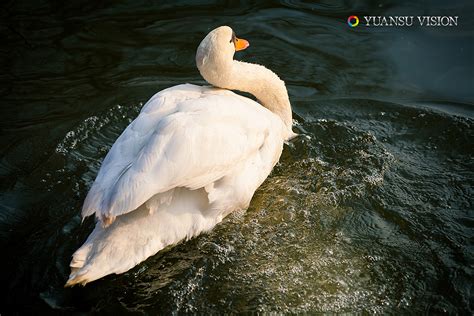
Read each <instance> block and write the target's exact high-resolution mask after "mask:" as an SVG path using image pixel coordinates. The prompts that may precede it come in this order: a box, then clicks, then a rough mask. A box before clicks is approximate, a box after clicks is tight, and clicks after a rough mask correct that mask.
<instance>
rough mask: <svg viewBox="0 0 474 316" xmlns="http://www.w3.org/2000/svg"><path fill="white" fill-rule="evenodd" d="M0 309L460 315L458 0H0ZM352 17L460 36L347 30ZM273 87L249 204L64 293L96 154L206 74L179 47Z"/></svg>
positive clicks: (469, 172)
mask: <svg viewBox="0 0 474 316" xmlns="http://www.w3.org/2000/svg"><path fill="white" fill-rule="evenodd" d="M1 7H2V10H1V22H0V27H1V29H0V31H1V34H2V42H3V45H2V48H1V50H0V53H1V59H0V62H1V65H2V69H3V72H2V73H1V74H0V78H1V81H2V85H1V86H0V94H1V108H0V111H1V116H0V124H1V125H0V126H1V138H0V142H1V145H2V146H1V147H0V148H1V151H0V159H1V160H0V178H1V182H0V183H1V185H0V189H1V191H0V192H1V193H0V200H1V203H0V207H1V209H0V236H1V239H0V240H1V242H2V249H3V253H4V259H3V260H2V263H1V264H2V269H1V271H2V273H1V281H2V284H3V285H4V288H5V289H6V291H5V292H6V294H5V296H2V298H1V304H0V306H1V307H0V311H2V310H11V311H29V312H31V311H33V312H51V311H53V310H56V311H75V312H92V311H99V312H108V313H113V312H140V313H149V314H156V313H162V314H169V313H200V314H208V313H211V312H219V313H223V312H227V313H232V312H256V311H259V312H265V311H267V312H269V311H280V312H364V311H365V312H369V313H398V312H400V311H402V312H405V313H414V314H419V313H433V312H435V313H440V312H448V313H459V314H472V311H473V309H474V298H473V294H472V293H473V284H474V282H473V281H474V272H473V268H474V254H473V250H474V230H473V228H474V216H473V205H472V200H473V199H472V193H473V192H472V187H473V184H474V149H473V147H472V144H473V140H474V137H473V136H474V135H473V134H474V132H473V127H474V121H473V117H474V111H473V102H474V84H473V79H472V78H473V55H474V54H473V43H474V41H473V39H474V31H473V22H472V21H474V19H473V12H474V11H473V5H472V4H471V3H470V2H469V1H460V2H454V3H453V2H450V3H449V4H445V3H444V2H441V1H432V2H431V3H430V2H428V1H425V2H422V3H421V4H411V2H407V3H403V2H400V1H381V2H368V3H363V2H360V1H354V2H347V1H322V2H319V3H314V2H311V1H282V2H272V1H267V2H259V4H255V3H253V2H245V1H243V2H236V1H226V2H221V3H214V2H213V1H193V2H192V5H191V4H190V3H189V1H175V2H173V4H152V3H150V2H147V1H133V2H132V1H130V2H128V3H122V4H117V3H115V2H112V1H111V2H100V3H99V2H94V1H75V2H74V3H59V2H55V1H43V2H36V3H33V2H32V3H31V4H28V3H27V2H14V1H7V2H4V3H2V5H1ZM352 14H358V15H364V14H371V15H390V14H392V15H396V14H410V15H429V14H432V15H459V16H460V18H459V21H460V25H459V26H458V27H457V28H451V29H449V28H448V29H446V28H434V29H433V28H429V29H427V28H410V29H400V28H394V29H367V28H362V27H359V28H356V29H350V28H349V27H348V26H347V24H346V22H345V20H346V18H347V16H349V15H352ZM224 24H226V25H230V26H232V27H233V28H234V30H235V32H236V33H237V35H238V36H240V37H242V38H246V39H248V40H249V41H250V43H251V47H250V48H249V49H248V50H246V51H244V52H241V53H238V54H237V55H236V58H237V59H240V60H245V61H248V62H254V63H260V64H264V65H266V66H267V67H268V68H270V69H272V70H274V71H275V72H276V73H277V74H278V75H279V76H280V77H281V78H282V79H283V80H285V81H286V83H287V87H288V90H289V94H290V99H291V102H292V106H293V111H294V114H295V128H294V129H295V131H297V132H298V133H300V134H301V136H300V137H298V138H296V139H295V140H293V141H292V142H291V143H289V144H288V145H287V146H285V149H284V152H283V155H282V158H281V159H280V163H279V164H278V165H277V166H276V168H275V170H274V171H273V173H272V174H271V175H270V177H269V178H268V180H267V181H266V182H265V183H264V184H263V185H262V186H261V188H260V189H259V190H258V191H257V193H256V194H255V196H254V199H253V200H252V203H251V206H250V208H249V209H248V211H247V212H241V213H236V214H232V215H231V216H229V217H228V218H227V219H226V220H225V221H224V222H223V223H221V224H220V225H218V226H217V227H216V228H215V229H214V230H213V231H212V232H210V233H208V234H205V235H202V236H199V237H197V238H195V239H193V240H191V241H189V242H186V243H182V244H180V245H178V246H176V247H174V248H172V249H169V250H167V251H164V252H160V253H159V254H157V255H156V256H154V257H151V258H149V259H148V260H147V261H145V262H144V263H142V264H140V265H138V266H137V267H136V268H134V269H132V270H130V271H129V272H127V273H125V274H122V275H113V276H108V277H106V278H104V279H102V280H99V281H97V282H94V283H92V284H90V285H87V286H86V287H84V288H73V289H64V288H63V284H64V282H65V280H66V279H67V275H68V273H69V268H68V264H69V261H70V257H71V254H72V253H73V252H74V250H75V249H77V247H79V246H80V245H81V244H82V243H83V242H84V240H85V238H86V237H87V236H88V234H89V233H90V232H91V231H92V228H93V225H94V223H93V220H92V219H88V220H86V221H85V222H84V223H82V224H81V218H80V215H79V213H80V208H81V206H82V202H83V200H84V198H85V195H86V193H87V191H88V189H89V188H90V186H91V184H92V182H93V180H94V179H95V176H96V174H97V172H98V169H99V167H100V164H101V161H102V159H103V158H104V157H105V155H106V153H107V151H108V150H109V149H110V147H111V145H112V144H113V142H114V141H115V139H116V138H117V137H118V135H120V133H121V132H122V130H123V129H124V128H125V127H126V126H127V125H128V124H129V123H130V122H131V120H133V119H134V118H135V117H136V115H137V114H138V113H139V111H140V109H141V107H142V105H143V104H144V103H145V102H146V101H147V100H148V98H149V97H151V96H152V95H153V94H154V93H155V92H157V91H159V90H161V89H163V88H166V87H170V86H173V85H176V84H180V83H185V82H189V83H195V84H204V81H203V80H202V78H201V77H200V76H199V73H198V71H197V69H196V68H195V65H194V54H195V49H196V47H197V45H198V44H199V42H200V41H201V39H202V38H203V37H204V36H205V35H206V34H207V32H208V31H210V30H211V29H213V28H214V27H216V26H219V25H224Z"/></svg>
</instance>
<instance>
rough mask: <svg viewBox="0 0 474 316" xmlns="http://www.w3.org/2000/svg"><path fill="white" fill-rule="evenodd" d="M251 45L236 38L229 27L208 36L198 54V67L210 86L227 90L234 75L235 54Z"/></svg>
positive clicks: (214, 31)
mask: <svg viewBox="0 0 474 316" xmlns="http://www.w3.org/2000/svg"><path fill="white" fill-rule="evenodd" d="M248 46H249V43H248V42H247V41H246V40H244V39H239V38H237V37H236V36H235V33H234V31H233V30H232V29H231V28H230V27H228V26H220V27H218V28H216V29H214V30H212V31H211V32H209V34H207V36H206V37H205V38H204V39H203V40H202V41H201V44H199V47H198V49H197V52H196V65H197V68H198V69H199V72H200V73H201V75H202V76H203V78H204V79H205V80H206V81H207V82H209V83H210V84H212V85H214V86H217V87H222V88H225V87H226V86H227V83H229V82H230V80H231V79H232V78H231V75H232V62H233V58H234V53H235V52H236V51H239V50H243V49H246V48H247V47H248Z"/></svg>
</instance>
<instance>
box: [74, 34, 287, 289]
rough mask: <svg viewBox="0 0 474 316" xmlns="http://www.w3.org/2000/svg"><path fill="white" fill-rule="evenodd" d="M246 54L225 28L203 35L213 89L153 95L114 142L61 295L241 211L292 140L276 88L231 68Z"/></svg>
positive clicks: (273, 82)
mask: <svg viewBox="0 0 474 316" xmlns="http://www.w3.org/2000/svg"><path fill="white" fill-rule="evenodd" d="M248 46H249V43H248V42H247V41H246V40H244V39H239V38H237V37H236V36H235V33H234V32H233V30H232V29H231V28H230V27H228V26H221V27H218V28H216V29H214V30H212V31H211V32H210V33H209V34H208V35H207V36H206V37H205V38H204V39H203V40H202V42H201V43H200V45H199V47H198V49H197V52H196V65H197V68H198V69H199V72H200V74H201V75H202V77H203V78H204V79H205V80H206V81H207V82H208V83H210V84H211V85H212V86H197V85H192V84H182V85H177V86H174V87H171V88H168V89H165V90H162V91H160V92H158V93H157V94H155V95H154V96H153V97H152V98H151V99H150V100H149V101H148V102H147V103H146V104H145V105H144V107H143V108H142V110H141V112H140V114H139V115H138V117H137V118H136V119H135V120H134V121H133V122H132V123H131V124H130V125H129V126H128V127H127V128H126V129H125V131H124V132H123V133H122V134H121V135H120V136H119V137H118V139H117V140H116V141H115V143H114V144H113V146H112V148H111V149H110V151H109V152H108V154H107V156H106V157H105V159H104V161H103V162H102V165H101V168H100V170H99V173H98V175H97V178H96V179H95V181H94V183H93V185H92V187H91V188H90V190H89V193H88V194H87V196H86V199H85V201H84V205H83V208H82V217H83V219H84V218H85V217H87V216H90V215H93V214H94V215H95V217H96V219H97V223H96V226H95V228H94V230H93V231H92V233H91V234H90V235H89V237H88V238H87V240H86V241H85V243H84V244H83V245H82V246H81V247H80V248H79V249H78V250H77V251H76V252H74V254H73V256H72V260H71V263H70V268H71V273H70V276H69V279H68V280H67V282H66V284H65V286H66V287H69V286H73V285H77V284H81V285H85V284H86V283H88V282H91V281H94V280H97V279H99V278H102V277H104V276H106V275H109V274H113V273H115V274H120V273H123V272H126V271H128V270H129V269H131V268H133V267H134V266H136V265H137V264H139V263H140V262H142V261H144V260H145V259H146V258H148V257H150V256H152V255H154V254H156V253H157V252H158V251H160V250H161V249H163V248H165V247H167V246H170V245H174V244H177V243H178V242H180V241H182V240H187V239H190V238H192V237H193V236H196V235H198V234H199V233H202V232H205V231H209V230H210V229H212V228H213V227H214V226H215V225H216V224H217V223H219V222H221V221H222V219H223V218H224V217H225V216H226V215H228V214H229V213H231V212H232V211H235V210H237V209H247V207H248V206H249V203H250V200H251V199H252V196H253V194H254V193H255V191H256V189H257V188H258V187H259V186H260V185H261V184H262V183H263V181H264V180H265V179H266V178H267V176H268V175H269V174H270V172H271V170H272V169H273V167H274V166H275V164H276V163H277V162H278V160H279V158H280V156H281V153H282V150H283V144H284V142H285V141H287V140H289V139H291V138H293V137H294V136H295V135H296V134H295V133H293V131H292V112H291V105H290V101H289V97H288V92H287V90H286V87H285V83H284V82H283V81H282V80H281V79H280V78H279V77H278V76H277V75H276V74H275V73H273V72H272V71H271V70H269V69H267V68H265V67H264V66H261V65H257V64H251V63H245V62H241V61H236V60H234V59H233V56H234V53H235V52H236V51H239V50H243V49H246V48H247V47H248ZM230 90H239V91H244V92H248V93H250V94H252V95H253V96H255V97H256V98H257V100H258V101H259V103H258V102H256V101H254V100H252V99H250V98H246V97H243V96H241V95H238V94H236V93H234V92H232V91H230Z"/></svg>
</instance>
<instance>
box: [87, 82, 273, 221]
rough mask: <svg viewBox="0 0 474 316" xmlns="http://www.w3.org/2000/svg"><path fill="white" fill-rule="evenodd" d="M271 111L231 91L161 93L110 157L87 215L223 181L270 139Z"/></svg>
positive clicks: (120, 210)
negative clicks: (170, 192)
mask: <svg viewBox="0 0 474 316" xmlns="http://www.w3.org/2000/svg"><path fill="white" fill-rule="evenodd" d="M180 87H181V88H180ZM267 112H268V113H270V112H269V111H268V110H266V109H265V108H263V107H262V106H260V105H258V104H257V103H256V102H253V101H251V100H249V99H246V98H243V97H241V96H238V95H236V94H234V93H232V92H229V91H225V90H218V89H213V88H207V87H198V86H193V85H182V86H177V87H173V88H171V89H167V90H164V91H162V92H160V93H159V94H157V95H155V96H154V97H153V98H152V99H151V100H150V101H149V102H148V103H147V104H146V105H145V107H144V108H143V110H142V111H141V113H140V115H139V116H138V117H137V118H136V119H135V121H134V122H132V123H131V124H130V125H129V126H128V127H127V129H126V130H125V131H124V132H123V133H122V135H121V136H120V137H119V138H118V139H117V141H116V142H115V144H114V145H113V146H112V149H111V150H110V152H109V153H108V154H107V157H106V158H105V159H104V162H103V164H102V166H101V169H100V171H99V174H98V176H97V179H96V181H95V182H94V184H93V186H92V188H91V190H90V191H89V194H88V195H87V198H86V201H85V202H84V207H83V213H82V214H83V216H88V215H91V214H93V213H96V216H97V217H98V218H100V219H104V218H114V217H116V216H119V215H122V214H125V213H128V212H131V211H133V210H135V209H136V208H138V207H139V206H140V205H142V204H143V203H145V202H146V201H147V200H148V199H150V198H151V197H152V196H153V195H155V194H157V193H162V192H165V191H168V190H170V189H172V188H175V187H188V188H190V189H197V188H200V187H205V186H206V185H208V184H210V183H212V182H214V181H216V180H217V179H219V178H221V177H223V176H225V174H226V173H227V172H228V171H229V169H231V168H232V166H234V165H235V164H237V163H238V162H239V161H242V160H243V159H246V158H247V157H249V155H251V154H252V153H254V152H255V151H256V150H258V149H259V148H260V146H261V145H262V144H263V142H264V141H265V137H266V135H268V129H269V127H270V126H271V122H270V120H271V119H272V116H271V115H269V114H268V113H267ZM270 114H271V113H270ZM272 115H273V114H272ZM257 117H258V119H256V118H257Z"/></svg>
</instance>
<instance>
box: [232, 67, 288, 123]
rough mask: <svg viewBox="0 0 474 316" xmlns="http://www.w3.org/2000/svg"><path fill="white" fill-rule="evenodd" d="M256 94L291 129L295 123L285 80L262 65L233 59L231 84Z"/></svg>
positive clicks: (234, 87) (233, 86)
mask: <svg viewBox="0 0 474 316" xmlns="http://www.w3.org/2000/svg"><path fill="white" fill-rule="evenodd" d="M226 88H228V89H232V90H239V91H243V92H248V93H250V94H252V95H254V96H255V97H256V98H257V99H258V101H259V102H260V103H261V104H262V105H263V106H264V107H266V108H267V109H269V110H270V111H272V112H273V113H274V114H276V115H278V116H279V117H280V118H281V120H282V121H283V123H284V124H285V125H286V127H287V128H288V129H289V131H291V126H292V123H293V118H292V113H291V105H290V100H289V98H288V91H287V90H286V87H285V82H284V81H283V80H281V79H280V78H279V77H278V76H277V75H276V74H275V73H274V72H272V71H271V70H269V69H267V68H265V67H264V66H262V65H258V64H250V63H246V62H241V61H237V60H233V62H232V71H231V75H230V80H229V86H228V87H226Z"/></svg>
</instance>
